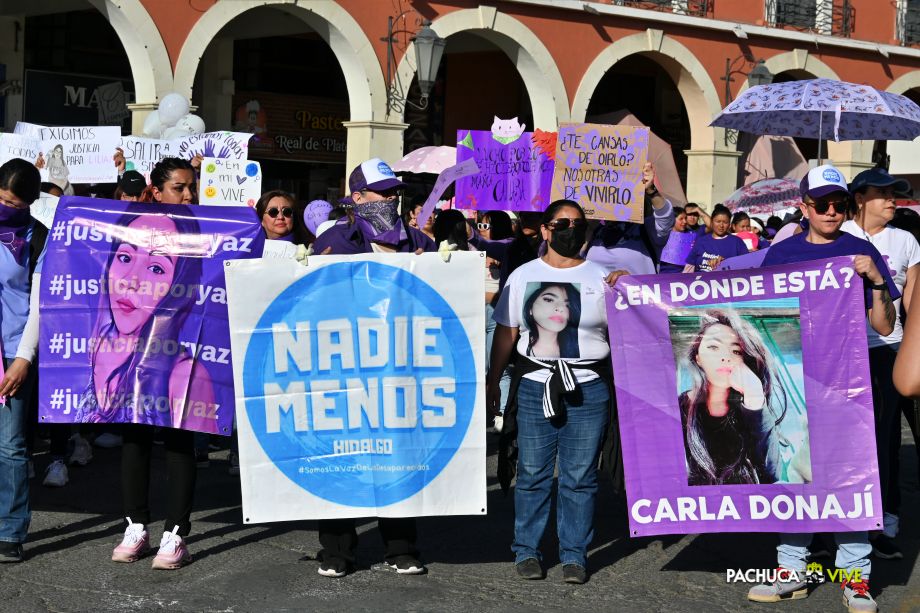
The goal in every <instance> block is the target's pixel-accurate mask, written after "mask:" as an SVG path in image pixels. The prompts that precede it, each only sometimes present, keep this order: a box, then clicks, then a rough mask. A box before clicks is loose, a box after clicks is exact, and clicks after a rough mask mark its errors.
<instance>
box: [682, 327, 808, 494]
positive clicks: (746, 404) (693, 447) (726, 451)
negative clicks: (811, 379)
mask: <svg viewBox="0 0 920 613" xmlns="http://www.w3.org/2000/svg"><path fill="white" fill-rule="evenodd" d="M684 368H685V369H686V371H687V372H688V373H689V375H690V380H691V382H692V386H691V388H690V389H689V390H687V391H685V392H684V393H682V394H681V395H680V412H681V422H682V425H683V431H684V450H685V452H686V454H687V481H688V483H689V484H690V485H724V484H733V483H735V484H737V483H775V482H777V481H783V482H785V483H808V482H810V481H811V463H810V461H801V460H804V458H806V457H807V456H808V454H807V453H804V454H800V453H799V452H800V451H802V450H807V448H808V446H807V436H808V432H807V428H806V429H805V431H804V432H803V433H802V435H803V436H804V437H805V439H804V441H805V442H804V445H799V446H798V448H797V449H790V447H791V446H790V444H789V442H788V441H786V440H785V439H783V441H779V440H777V438H778V437H779V431H778V426H779V424H780V423H781V422H782V421H783V419H784V418H785V417H786V403H787V398H786V391H785V389H784V387H783V384H782V380H781V378H780V377H779V376H778V373H777V372H776V371H775V365H774V358H773V356H772V355H771V353H770V352H769V351H768V350H767V347H766V345H765V344H764V342H763V339H762V338H761V337H760V334H759V333H758V332H757V330H755V329H754V327H753V326H752V325H751V324H749V323H747V322H746V321H744V319H742V318H741V317H739V316H737V315H735V314H734V313H732V312H730V311H709V312H707V313H706V314H705V315H703V316H702V318H701V325H700V329H699V332H697V334H696V336H695V337H694V339H693V340H692V342H691V343H690V349H689V352H688V355H687V358H686V360H685V363H684ZM781 448H782V449H783V450H784V451H785V453H781V452H780V449H781ZM785 456H789V457H791V458H795V459H799V460H800V461H797V462H796V461H793V462H791V463H787V462H784V461H783V460H782V459H781V458H782V457H785Z"/></svg>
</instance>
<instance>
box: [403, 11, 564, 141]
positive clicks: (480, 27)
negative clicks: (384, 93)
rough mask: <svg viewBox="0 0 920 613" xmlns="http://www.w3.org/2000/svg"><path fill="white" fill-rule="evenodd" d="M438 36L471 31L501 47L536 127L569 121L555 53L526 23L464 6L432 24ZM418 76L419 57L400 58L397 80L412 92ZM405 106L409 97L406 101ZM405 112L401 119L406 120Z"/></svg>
mask: <svg viewBox="0 0 920 613" xmlns="http://www.w3.org/2000/svg"><path fill="white" fill-rule="evenodd" d="M431 28H432V29H433V30H434V31H435V32H437V33H438V36H440V37H442V38H447V37H449V36H451V35H452V34H458V33H460V32H470V33H473V34H476V35H478V36H480V37H482V38H484V39H486V40H487V41H489V42H490V43H492V44H494V45H495V46H496V47H498V48H499V49H501V50H502V51H503V52H504V53H505V54H506V55H507V56H508V57H509V58H510V59H511V61H512V62H513V63H514V65H515V67H516V68H517V70H518V72H519V73H520V75H521V78H522V79H523V80H524V84H525V86H526V87H527V94H528V96H529V98H530V105H531V108H532V110H533V120H534V128H540V129H543V130H555V129H556V128H557V126H558V125H559V122H563V121H568V120H569V105H568V96H567V94H566V91H565V83H564V82H563V80H562V74H561V73H560V72H559V68H558V66H556V61H555V60H554V59H553V56H552V54H550V52H549V50H548V49H547V48H546V46H545V45H544V44H543V42H542V41H541V40H540V39H539V38H538V37H537V35H536V34H534V33H533V31H531V30H530V28H528V27H527V26H525V25H524V24H523V23H521V22H520V21H518V20H517V19H515V18H514V17H511V16H510V15H507V14H505V13H502V12H501V11H498V10H497V9H495V7H488V6H481V7H479V8H478V9H462V10H458V11H453V12H451V13H448V14H446V15H444V16H443V17H439V18H438V19H437V20H435V21H434V22H433V23H432V24H431ZM414 76H415V60H414V58H413V57H412V54H411V53H406V54H404V55H403V57H402V58H401V59H400V61H399V67H398V69H397V71H396V77H395V79H394V81H395V82H396V83H399V84H401V85H402V90H403V91H408V89H409V85H410V84H411V83H412V79H413V77H414ZM402 102H403V104H402V105H400V107H404V106H405V104H404V103H405V98H403V100H402ZM403 116H404V115H403V114H402V113H401V114H400V117H399V119H400V120H402V118H403Z"/></svg>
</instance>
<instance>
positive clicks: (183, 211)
mask: <svg viewBox="0 0 920 613" xmlns="http://www.w3.org/2000/svg"><path fill="white" fill-rule="evenodd" d="M264 240H265V239H264V237H263V232H262V226H261V225H260V224H259V221H258V219H257V217H256V214H255V211H253V210H252V209H249V208H243V207H198V206H183V205H170V206H168V207H164V206H163V205H162V204H158V203H153V204H146V203H134V202H119V201H113V200H96V199H91V198H75V197H63V198H61V199H60V202H59V204H58V208H57V213H56V216H55V220H54V224H53V225H52V227H51V231H50V232H49V235H48V242H47V252H46V255H45V263H44V268H43V274H42V278H41V293H40V296H41V313H42V317H41V324H40V334H39V347H40V351H41V356H42V358H41V362H40V367H39V372H40V375H41V378H40V380H41V384H40V393H39V416H40V419H41V421H43V422H54V423H139V424H149V425H156V426H164V427H172V428H182V429H185V430H196V431H200V432H209V433H213V434H223V435H229V434H230V432H231V425H232V423H233V398H234V396H233V371H232V369H231V364H230V329H229V326H228V323H227V292H226V288H225V285H224V276H223V263H224V262H225V261H227V260H232V259H236V258H259V257H261V255H262V248H263V245H264Z"/></svg>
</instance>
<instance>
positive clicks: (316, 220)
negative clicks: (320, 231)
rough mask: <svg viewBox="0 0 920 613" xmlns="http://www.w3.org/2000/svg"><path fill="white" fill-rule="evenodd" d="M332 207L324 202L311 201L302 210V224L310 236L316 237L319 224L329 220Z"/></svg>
mask: <svg viewBox="0 0 920 613" xmlns="http://www.w3.org/2000/svg"><path fill="white" fill-rule="evenodd" d="M331 212H332V205H331V204H329V203H328V202H326V201H325V200H313V201H312V202H310V203H309V204H308V205H307V206H306V208H305V209H304V210H303V222H304V224H305V225H306V226H307V229H308V230H309V231H310V233H311V234H313V235H316V228H317V227H318V226H319V224H321V223H323V222H324V221H326V220H328V219H329V213H331Z"/></svg>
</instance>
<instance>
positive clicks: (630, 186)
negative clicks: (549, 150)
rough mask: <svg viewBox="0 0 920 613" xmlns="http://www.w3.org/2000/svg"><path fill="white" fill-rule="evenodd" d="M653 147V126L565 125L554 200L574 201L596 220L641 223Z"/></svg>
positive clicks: (558, 153) (558, 143)
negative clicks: (646, 167)
mask: <svg viewBox="0 0 920 613" xmlns="http://www.w3.org/2000/svg"><path fill="white" fill-rule="evenodd" d="M648 143H649V131H648V128H639V127H635V126H608V125H601V124H588V123H564V124H561V125H560V127H559V138H558V140H557V141H556V169H555V172H554V174H553V188H552V196H551V200H559V199H563V198H564V199H567V200H574V201H575V202H577V203H579V204H580V205H581V206H582V208H583V209H584V210H585V214H586V215H587V216H588V217H589V218H591V219H607V220H612V221H631V222H634V223H641V222H642V221H643V208H644V204H645V198H644V195H643V193H642V187H641V185H640V182H641V180H642V167H643V166H644V165H645V162H646V159H647V157H648Z"/></svg>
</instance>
